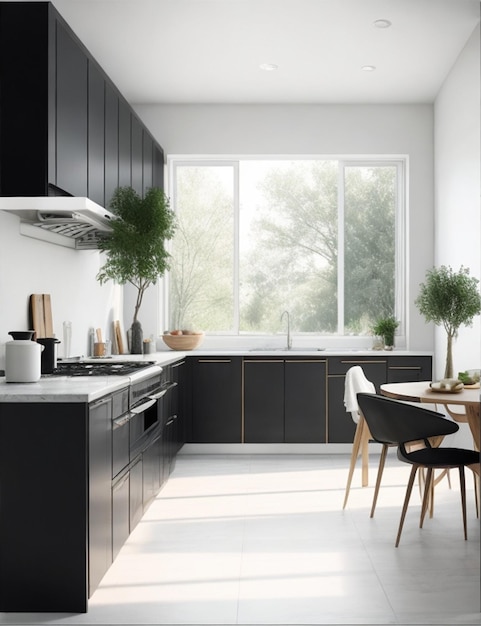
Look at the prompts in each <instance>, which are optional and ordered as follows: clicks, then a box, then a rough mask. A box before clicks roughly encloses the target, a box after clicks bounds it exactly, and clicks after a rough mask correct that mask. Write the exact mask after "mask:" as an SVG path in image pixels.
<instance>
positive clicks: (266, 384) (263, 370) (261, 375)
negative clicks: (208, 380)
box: [244, 359, 284, 443]
mask: <svg viewBox="0 0 481 626" xmlns="http://www.w3.org/2000/svg"><path fill="white" fill-rule="evenodd" d="M283 441H284V361H283V360H282V359H277V360H276V359H266V360H262V359H255V360H247V359H246V360H245V361H244V442H245V443H282V442H283Z"/></svg>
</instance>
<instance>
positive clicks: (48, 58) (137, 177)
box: [0, 2, 164, 207]
mask: <svg viewBox="0 0 481 626" xmlns="http://www.w3.org/2000/svg"><path fill="white" fill-rule="evenodd" d="M0 90H1V93H2V98H1V101H0V133H1V135H0V139H1V141H0V194H1V195H2V196H45V195H53V194H55V195H58V194H61V195H72V196H87V197H89V198H90V199H91V200H94V201H95V202H97V203H99V204H101V205H103V206H105V207H108V206H109V204H110V200H111V197H112V193H113V191H114V190H115V188H116V187H118V186H119V185H120V186H131V185H132V186H133V187H134V188H135V189H136V191H138V193H139V194H143V193H145V189H146V188H147V187H150V186H152V184H154V185H156V186H160V187H163V166H164V163H163V152H162V148H161V147H160V146H159V145H158V144H157V143H156V142H155V140H154V139H153V137H152V136H151V134H150V133H149V132H148V130H147V129H146V128H145V126H143V124H142V123H141V122H140V120H139V119H138V118H137V117H136V115H135V113H134V112H133V110H132V108H131V107H130V106H129V105H128V103H127V102H126V100H125V98H123V96H122V95H121V94H120V92H119V91H118V89H117V88H116V87H115V85H114V84H113V83H112V81H110V79H109V78H108V76H107V75H106V74H105V73H104V71H103V70H102V69H101V68H100V66H99V65H98V64H97V62H96V61H95V60H94V59H93V58H92V56H91V55H90V54H89V52H88V50H87V49H86V48H85V47H84V46H83V44H82V43H81V41H80V40H79V39H78V38H77V37H76V35H75V34H74V33H73V31H72V30H71V29H70V27H69V26H68V24H67V23H66V22H65V21H64V20H63V18H62V17H61V16H60V14H59V13H58V12H57V11H56V9H55V8H54V6H53V5H52V4H51V3H50V2H0Z"/></svg>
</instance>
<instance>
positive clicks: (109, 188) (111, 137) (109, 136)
mask: <svg viewBox="0 0 481 626" xmlns="http://www.w3.org/2000/svg"><path fill="white" fill-rule="evenodd" d="M118 186H119V98H118V96H117V93H116V92H115V90H114V89H113V88H112V86H111V85H109V84H108V83H106V85H105V207H106V208H107V209H108V208H109V206H110V201H111V199H112V196H113V193H114V191H115V190H116V189H117V187H118Z"/></svg>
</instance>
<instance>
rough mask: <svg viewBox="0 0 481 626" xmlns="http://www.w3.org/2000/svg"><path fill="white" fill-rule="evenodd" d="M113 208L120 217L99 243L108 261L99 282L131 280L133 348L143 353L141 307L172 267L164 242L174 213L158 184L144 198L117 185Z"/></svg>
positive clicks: (171, 228) (173, 224)
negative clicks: (132, 291)
mask: <svg viewBox="0 0 481 626" xmlns="http://www.w3.org/2000/svg"><path fill="white" fill-rule="evenodd" d="M110 209H111V211H112V213H114V215H116V216H117V217H118V218H119V219H117V220H114V221H113V222H112V233H111V234H110V235H108V236H107V237H106V238H105V239H104V240H103V241H102V242H101V243H100V249H101V250H102V251H103V252H106V253H107V261H106V263H105V264H104V265H103V266H102V267H101V268H100V271H99V273H98V274H97V280H98V281H100V284H102V283H103V282H105V281H107V280H114V281H116V282H117V283H119V284H121V285H124V284H125V283H130V284H132V285H133V286H134V287H135V288H136V289H137V298H136V302H135V307H134V315H133V320H132V326H131V342H130V343H131V345H130V351H131V353H132V354H142V348H143V346H142V343H143V335H142V326H141V324H140V321H139V320H138V315H139V310H140V306H141V304H142V299H143V296H144V294H145V291H146V290H147V288H148V287H150V285H153V284H154V283H156V282H157V280H158V279H159V278H161V277H162V276H163V274H164V273H165V271H166V270H168V269H169V258H170V254H169V252H168V251H167V250H166V247H165V244H166V241H167V240H169V239H172V237H173V236H174V232H175V228H176V222H175V215H174V213H173V211H171V209H170V203H169V199H168V197H167V196H166V195H165V193H164V192H163V190H162V189H159V188H157V187H152V188H150V189H148V190H147V191H146V193H145V196H144V198H141V197H140V196H139V194H138V193H137V192H136V191H135V190H134V189H132V187H118V188H117V189H116V190H115V192H114V195H113V197H112V200H111V202H110Z"/></svg>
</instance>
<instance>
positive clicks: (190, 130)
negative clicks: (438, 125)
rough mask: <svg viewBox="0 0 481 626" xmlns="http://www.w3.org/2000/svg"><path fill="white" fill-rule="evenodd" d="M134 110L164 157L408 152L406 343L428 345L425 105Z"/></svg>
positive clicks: (429, 151)
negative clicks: (418, 299)
mask: <svg viewBox="0 0 481 626" xmlns="http://www.w3.org/2000/svg"><path fill="white" fill-rule="evenodd" d="M134 108H135V109H136V111H137V113H138V114H139V115H140V117H141V118H142V120H143V121H144V122H145V124H146V125H147V126H148V127H149V129H150V131H151V132H152V133H153V135H154V136H155V137H156V139H157V140H158V141H159V143H160V144H161V145H162V146H163V148H164V150H165V153H166V154H167V155H173V154H184V155H187V154H207V155H215V154H234V155H261V154H263V155H268V154H270V155H275V154H281V155H282V154H298V155H309V154H311V155H312V154H316V155H339V154H351V155H357V154H361V155H366V154H371V155H377V154H386V153H388V154H397V155H409V163H410V169H409V214H408V229H409V251H408V266H407V271H408V293H407V303H408V315H407V322H408V338H409V345H408V347H409V348H410V349H413V350H432V349H433V341H434V339H433V329H432V328H428V329H427V330H426V325H425V324H424V321H423V319H422V318H421V317H420V316H419V313H418V311H417V309H416V308H415V306H414V297H415V294H416V293H417V290H418V286H419V283H420V282H422V280H423V278H424V274H425V270H426V269H427V268H429V267H431V266H432V264H433V258H434V230H433V215H434V213H433V205H434V198H433V180H434V170H433V167H434V165H433V107H432V105H429V104H420V105H343V104H341V105H134ZM149 324H150V325H151V321H150V320H149Z"/></svg>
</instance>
